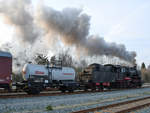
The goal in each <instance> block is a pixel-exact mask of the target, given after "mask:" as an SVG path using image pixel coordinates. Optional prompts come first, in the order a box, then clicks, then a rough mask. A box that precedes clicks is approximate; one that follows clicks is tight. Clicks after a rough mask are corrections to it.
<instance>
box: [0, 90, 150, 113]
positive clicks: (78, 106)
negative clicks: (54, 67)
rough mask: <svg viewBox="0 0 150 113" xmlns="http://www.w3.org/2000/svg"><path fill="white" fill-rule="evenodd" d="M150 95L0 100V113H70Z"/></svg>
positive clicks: (128, 93) (118, 93) (143, 92)
mask: <svg viewBox="0 0 150 113" xmlns="http://www.w3.org/2000/svg"><path fill="white" fill-rule="evenodd" d="M149 95H150V88H141V89H129V90H118V91H112V92H97V93H86V94H85V93H84V94H74V95H61V96H43V97H26V98H9V99H0V113H70V112H73V111H79V110H83V109H88V108H93V107H98V106H103V105H108V104H112V103H117V102H121V101H126V100H132V99H135V98H141V97H146V96H149Z"/></svg>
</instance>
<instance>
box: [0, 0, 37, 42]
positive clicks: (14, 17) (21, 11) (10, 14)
mask: <svg viewBox="0 0 150 113" xmlns="http://www.w3.org/2000/svg"><path fill="white" fill-rule="evenodd" d="M30 4H31V3H30V1H29V0H10V1H5V0H4V1H0V14H1V16H3V17H4V18H5V22H6V23H7V24H9V25H11V26H13V27H14V28H15V31H16V34H17V38H18V40H19V41H21V42H29V43H32V42H34V41H35V40H36V39H37V37H38V35H39V34H38V31H37V28H35V27H36V26H35V24H34V18H33V16H32V14H31V11H30V13H29V9H31V6H30Z"/></svg>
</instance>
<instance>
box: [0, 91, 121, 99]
mask: <svg viewBox="0 0 150 113" xmlns="http://www.w3.org/2000/svg"><path fill="white" fill-rule="evenodd" d="M109 91H118V90H103V91H83V90H79V91H75V92H65V93H62V92H61V91H48V92H41V93H40V94H38V95H28V94H26V93H23V92H20V93H2V94H0V98H3V99H4V98H25V97H40V96H57V95H73V94H86V93H97V92H109Z"/></svg>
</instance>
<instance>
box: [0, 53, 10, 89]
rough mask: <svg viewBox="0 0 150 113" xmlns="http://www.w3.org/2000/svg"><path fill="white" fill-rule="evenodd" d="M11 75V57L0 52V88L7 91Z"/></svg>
mask: <svg viewBox="0 0 150 113" xmlns="http://www.w3.org/2000/svg"><path fill="white" fill-rule="evenodd" d="M11 74H12V55H11V54H10V53H8V52H3V51H0V88H5V89H9V86H10V84H11Z"/></svg>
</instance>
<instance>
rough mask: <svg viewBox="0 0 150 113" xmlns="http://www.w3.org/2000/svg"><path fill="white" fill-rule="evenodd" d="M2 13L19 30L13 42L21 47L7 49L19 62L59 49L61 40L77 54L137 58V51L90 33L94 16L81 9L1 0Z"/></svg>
mask: <svg viewBox="0 0 150 113" xmlns="http://www.w3.org/2000/svg"><path fill="white" fill-rule="evenodd" d="M0 16H3V17H4V19H5V22H6V23H7V24H9V25H11V26H13V27H14V30H15V32H16V37H17V38H13V41H16V42H18V46H16V45H15V44H13V45H12V46H13V47H11V48H9V47H8V48H7V49H10V52H12V53H13V55H14V57H15V58H16V59H18V60H17V62H23V61H25V62H26V61H29V60H32V59H34V56H35V54H37V53H40V54H41V53H43V52H42V51H45V52H47V51H48V50H49V49H51V50H52V49H53V50H56V49H58V48H59V47H58V48H56V45H59V44H60V43H59V42H61V43H63V44H64V45H65V46H70V47H74V48H75V50H76V53H77V54H78V55H79V54H80V55H81V54H82V55H84V56H103V55H106V56H112V57H118V58H120V59H122V60H125V61H128V62H132V63H133V62H134V61H135V57H136V53H135V52H130V51H127V50H126V47H125V46H124V45H121V44H116V43H108V42H106V41H105V40H104V38H102V37H100V36H97V35H91V34H89V30H90V18H91V17H90V16H89V15H87V14H85V13H83V11H82V10H81V9H76V8H65V9H63V10H62V11H57V10H55V9H52V8H50V7H46V6H40V7H38V8H37V9H36V10H34V8H33V5H32V3H31V1H30V0H11V1H5V0H3V1H0ZM45 37H46V38H45ZM15 39H17V40H15ZM39 40H42V42H43V44H41V43H40V41H39ZM45 40H46V41H45ZM20 42H21V43H20ZM51 42H52V43H51ZM46 43H48V45H46ZM24 44H25V45H24ZM10 45H11V44H10ZM45 45H46V46H45ZM47 46H48V47H47ZM1 47H2V46H1ZM45 52H44V53H45ZM23 63H24V62H23Z"/></svg>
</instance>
